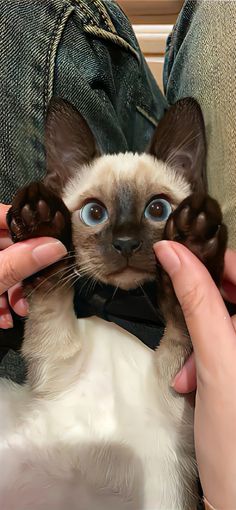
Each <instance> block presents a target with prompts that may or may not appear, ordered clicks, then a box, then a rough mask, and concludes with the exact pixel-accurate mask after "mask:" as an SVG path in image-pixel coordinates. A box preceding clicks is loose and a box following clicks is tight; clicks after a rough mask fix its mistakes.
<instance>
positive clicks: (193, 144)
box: [149, 98, 207, 191]
mask: <svg viewBox="0 0 236 510" xmlns="http://www.w3.org/2000/svg"><path fill="white" fill-rule="evenodd" d="M149 153H150V154H152V155H153V156H155V157H156V158H157V159H160V160H162V161H164V162H166V163H168V165H169V166H170V167H172V168H174V169H175V170H176V171H177V172H181V173H182V175H183V176H184V178H185V179H186V180H187V181H188V182H190V184H191V188H192V191H198V190H199V191H200V190H201V191H206V189H207V180H206V141H205V126H204V120H203V116H202V112H201V109H200V106H199V104H198V103H197V101H195V99H192V98H184V99H180V100H179V101H178V102H177V103H175V104H174V105H173V106H171V107H170V108H169V110H168V111H167V112H166V114H165V115H164V117H163V118H162V119H161V121H160V122H159V124H158V126H157V128H156V131H155V133H154V136H153V139H152V142H151V146H150V148H149Z"/></svg>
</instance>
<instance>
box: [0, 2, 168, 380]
mask: <svg viewBox="0 0 236 510" xmlns="http://www.w3.org/2000/svg"><path fill="white" fill-rule="evenodd" d="M0 34H1V35H0V72H1V80H0V97H1V101H0V168H1V172H0V201H1V202H6V203H10V202H11V199H12V197H13V195H14V194H15V192H16V190H17V189H18V188H19V187H21V186H23V185H25V184H26V183H28V182H30V181H32V180H38V179H42V177H43V176H44V172H45V155H44V122H45V115H46V111H47V105H48V102H49V100H50V98H51V96H52V95H53V94H54V95H58V96H61V97H63V98H65V99H67V100H68V101H70V102H71V103H73V104H74V105H75V106H76V107H77V109H78V110H79V111H80V112H81V113H82V114H83V116H84V117H85V118H86V119H87V122H88V123H89V125H90V127H91V129H92V131H93V132H94V134H95V136H96V138H97V140H98V143H99V145H100V147H101V149H102V151H104V152H105V153H117V152H119V151H126V150H132V151H137V152H142V151H143V150H144V149H145V148H146V146H147V144H148V142H149V140H150V138H151V136H152V133H153V131H154V128H155V125H156V124H157V122H158V120H159V119H160V118H161V117H162V116H163V113H164V108H165V107H166V101H165V99H164V97H163V96H162V94H161V92H160V90H159V89H158V87H157V85H156V82H155V80H154V78H153V76H152V75H151V73H150V71H149V69H148V67H147V65H146V63H145V60H144V58H143V56H142V54H141V52H140V49H139V46H138V43H137V40H136V38H135V35H134V32H133V30H132V27H131V25H130V23H129V21H128V19H127V18H126V16H125V15H124V13H123V12H122V10H121V9H120V7H118V5H117V4H116V3H115V2H114V1H112V0H103V1H101V0H47V1H42V0H21V1H20V2H19V0H0ZM15 325H16V327H17V328H18V329H16V327H15V328H14V330H9V331H3V330H0V344H1V348H0V351H2V354H1V352H0V359H1V355H3V354H4V352H5V353H6V351H7V350H8V349H9V346H10V345H14V346H16V345H17V335H18V334H19V330H21V334H22V327H21V326H22V324H21V323H20V322H19V321H15ZM0 375H5V376H6V375H7V376H9V377H11V378H13V379H15V380H17V381H19V382H20V381H22V378H23V375H24V371H23V366H22V362H21V361H20V358H19V357H16V356H15V355H14V353H12V352H11V353H9V355H8V356H7V358H6V357H5V359H4V360H3V362H2V364H1V365H0Z"/></svg>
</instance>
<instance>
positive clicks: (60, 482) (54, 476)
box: [0, 98, 227, 510]
mask: <svg viewBox="0 0 236 510" xmlns="http://www.w3.org/2000/svg"><path fill="white" fill-rule="evenodd" d="M45 144H46V159H47V175H46V177H45V180H44V182H43V183H31V184H29V185H28V186H26V187H25V188H23V189H21V190H20V191H19V192H18V193H17V195H16V197H15V199H14V200H13V204H12V208H11V209H10V212H9V214H8V224H9V229H10V231H11V233H12V238H13V240H14V241H15V242H18V241H22V240H24V239H27V238H30V237H34V236H35V237H36V236H40V235H45V236H53V237H56V238H58V239H60V240H61V241H62V242H63V243H64V244H65V246H66V247H67V249H68V256H67V257H65V258H64V259H63V260H62V261H61V262H59V263H57V264H55V265H54V266H52V267H51V268H49V269H47V270H46V271H44V272H41V273H40V274H38V275H35V276H34V277H32V278H31V279H29V280H27V281H26V282H25V288H26V293H27V296H28V300H29V304H30V312H29V317H28V319H27V322H26V327H25V336H24V342H23V348H22V354H23V356H24V358H25V360H26V363H27V367H28V377H27V382H26V383H25V384H24V385H23V386H18V385H17V384H14V383H12V382H10V381H6V380H2V381H1V384H0V416H1V422H0V465H1V476H0V508H1V510H194V509H196V506H197V488H196V480H197V469H196V462H195V456H194V441H193V407H191V405H190V404H189V403H188V401H187V400H186V399H185V397H184V396H180V395H177V394H176V393H175V391H174V390H173V389H172V387H171V383H172V380H173V377H174V376H175V375H176V373H177V372H178V370H179V369H180V368H181V367H182V365H183V363H184V361H185V360H186V358H187V356H188V355H189V354H190V352H191V349H192V347H191V341H190V338H189V335H188V332H187V328H186V325H185V322H184V319H183V315H182V312H181V310H180V307H179V304H178V302H177V299H176V297H175V295H174V292H173V289H172V286H171V283H170V281H169V279H168V277H167V275H166V274H165V273H164V272H163V271H162V270H161V268H160V267H159V266H158V265H157V261H156V259H155V255H154V251H153V244H154V243H155V242H156V241H158V240H161V239H172V240H176V241H179V242H181V243H183V244H185V245H186V246H187V247H188V248H190V249H191V250H192V251H193V252H194V253H195V254H196V255H197V256H198V257H199V258H200V259H201V260H202V261H203V262H204V263H205V264H206V266H207V267H208V269H209V271H210V272H211V274H212V276H213V278H214V279H215V281H216V282H217V283H219V280H220V276H221V273H222V268H223V258H224V251H225V246H226V237H227V235H226V228H225V226H224V225H223V224H222V215H221V211H220V208H219V206H218V204H217V203H216V202H215V201H214V200H213V199H212V198H210V197H209V196H208V195H206V179H205V160H206V152H205V134H204V123H203V118H202V114H201V111H200V108H199V106H198V104H197V103H196V102H195V101H194V100H193V99H183V100H181V101H179V102H177V103H176V104H175V105H174V106H172V107H171V108H170V109H169V110H168V112H167V113H166V115H165V117H164V118H163V119H162V120H161V121H160V123H159V125H158V127H157V128H156V131H155V134H154V137H153V140H152V142H151V145H150V149H149V151H148V152H147V153H145V154H141V155H139V154H132V153H125V154H117V155H102V154H101V152H100V150H99V148H98V146H97V144H96V141H95V139H94V136H93V134H92V132H91V130H90V128H89V126H88V125H87V123H86V122H85V120H84V119H83V118H82V117H81V115H80V114H79V113H78V112H77V111H76V110H75V109H74V107H73V106H71V105H70V104H68V103H67V102H65V101H63V100H62V99H59V98H54V99H53V100H52V101H51V104H50V107H49V111H48V116H47V121H46V141H45ZM82 276H83V277H86V278H87V279H88V281H90V282H91V281H94V282H100V283H101V285H104V284H109V285H112V286H114V289H116V288H121V289H124V290H128V289H135V288H137V287H138V286H142V285H143V284H145V283H146V282H148V281H155V280H157V286H159V289H160V296H161V298H160V308H161V310H162V313H163V316H164V319H165V322H166V329H165V333H164V336H163V339H162V342H161V345H160V347H159V348H158V349H157V350H156V352H155V351H153V350H151V349H149V348H148V347H147V346H146V345H144V344H143V343H142V342H141V341H140V340H138V339H137V338H136V337H134V336H133V335H132V334H130V333H128V332H127V331H125V330H123V329H122V328H120V327H119V326H117V325H115V324H113V323H108V322H106V321H105V320H102V319H100V318H98V317H90V318H85V319H79V320H78V319H77V318H76V316H75V313H74V307H73V296H74V290H73V282H74V281H75V280H76V279H79V278H80V277H82Z"/></svg>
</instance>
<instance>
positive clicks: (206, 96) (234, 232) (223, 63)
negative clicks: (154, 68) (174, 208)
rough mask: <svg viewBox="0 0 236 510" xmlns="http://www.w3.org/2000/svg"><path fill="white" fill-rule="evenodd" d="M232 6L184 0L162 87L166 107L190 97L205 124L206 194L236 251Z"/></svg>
mask: <svg viewBox="0 0 236 510" xmlns="http://www.w3.org/2000/svg"><path fill="white" fill-rule="evenodd" d="M235 26H236V2H232V1H231V0H197V1H196V0H186V1H185V3H184V6H183V8H182V11H181V13H180V15H179V17H178V20H177V23H176V25H175V27H174V30H173V31H172V34H171V35H170V37H169V40H168V44H167V51H166V60H165V70H164V87H165V93H166V98H167V101H168V103H169V104H172V103H175V102H176V101H177V100H178V99H180V98H182V97H187V96H191V97H194V98H195V99H197V101H198V102H199V104H200V106H201V108H202V111H203V115H204V120H205V125H206V135H207V152H208V155H207V177H208V186H209V193H210V194H211V195H212V196H213V197H215V198H216V199H217V200H218V201H219V203H220V205H221V207H222V210H223V214H224V220H225V223H226V224H227V227H228V232H229V246H230V247H231V248H234V249H236V228H235V217H236V171H235V167H236V94H235V79H236V65H235V53H236V37H235V34H236V30H235Z"/></svg>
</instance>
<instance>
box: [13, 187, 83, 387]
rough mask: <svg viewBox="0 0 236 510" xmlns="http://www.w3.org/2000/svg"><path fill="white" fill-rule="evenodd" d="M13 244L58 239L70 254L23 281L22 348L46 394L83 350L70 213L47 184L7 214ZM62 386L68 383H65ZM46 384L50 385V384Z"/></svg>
mask: <svg viewBox="0 0 236 510" xmlns="http://www.w3.org/2000/svg"><path fill="white" fill-rule="evenodd" d="M8 225H9V228H10V231H11V233H12V238H13V240H14V242H18V241H24V240H25V239H28V238H31V237H38V236H51V237H55V238H57V239H59V240H60V241H61V242H62V243H64V244H65V246H66V247H67V249H68V253H69V254H68V256H66V257H65V258H64V259H62V261H60V262H58V263H56V264H54V265H52V266H50V267H49V268H47V269H45V270H43V271H41V272H40V273H38V274H36V275H34V276H33V277H30V278H29V279H27V280H26V281H25V282H24V287H25V292H26V296H27V299H28V301H29V308H30V311H29V317H28V319H27V321H26V327H25V336H24V342H23V347H22V352H23V355H24V356H25V358H26V360H27V363H28V377H29V382H30V384H31V386H32V387H35V386H37V389H38V391H41V390H42V391H43V389H42V386H44V391H46V386H47V385H50V381H53V380H54V382H55V388H56V381H57V379H58V377H57V376H58V373H57V371H58V370H61V369H62V366H61V363H62V364H64V365H69V364H70V360H71V358H72V357H73V356H74V355H75V354H76V353H77V352H79V350H80V342H79V339H78V331H77V328H78V322H77V319H76V316H75V313H74V307H73V295H74V292H73V288H72V287H71V284H72V283H73V267H74V266H73V264H74V259H73V253H72V252H70V250H71V249H72V228H71V215H70V212H69V211H68V209H67V208H66V206H65V204H64V203H63V201H62V200H61V199H60V198H59V197H58V196H56V195H55V194H54V193H52V192H50V191H49V190H48V189H47V188H46V187H45V186H44V185H43V184H42V183H32V184H30V185H29V186H27V187H25V188H23V189H21V190H20V191H19V192H18V193H17V195H16V197H15V199H14V200H13V204H12V207H11V209H10V211H9V213H8ZM61 384H63V382H62V381H61ZM45 385H46V386H45Z"/></svg>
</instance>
